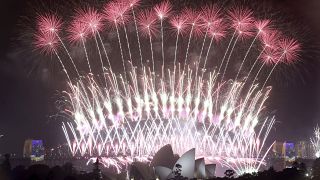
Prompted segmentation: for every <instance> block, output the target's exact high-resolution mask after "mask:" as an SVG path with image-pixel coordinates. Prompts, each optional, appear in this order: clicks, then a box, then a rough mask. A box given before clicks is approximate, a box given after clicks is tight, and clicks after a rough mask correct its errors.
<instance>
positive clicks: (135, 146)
mask: <svg viewBox="0 0 320 180" xmlns="http://www.w3.org/2000/svg"><path fill="white" fill-rule="evenodd" d="M139 4H140V1H139V0H131V1H124V0H120V1H111V2H108V3H106V4H105V5H104V6H103V8H102V10H101V12H100V11H98V10H96V9H94V8H91V7H86V8H83V9H79V10H77V11H76V13H75V15H74V17H73V19H72V21H71V22H68V24H69V26H67V29H66V32H67V34H68V35H67V36H66V37H64V35H63V34H64V29H63V28H62V19H61V18H59V16H58V15H56V14H45V15H40V16H39V17H38V18H37V29H38V31H37V32H36V33H35V43H34V44H35V48H36V49H39V50H40V51H41V52H42V53H44V54H54V55H56V57H57V59H58V61H59V63H60V64H61V67H62V69H63V71H64V73H65V74H66V76H67V79H68V90H67V91H64V93H65V95H66V97H67V98H66V99H65V101H64V102H65V108H64V110H63V111H64V113H66V114H68V115H69V116H70V117H71V119H72V121H67V122H64V123H63V125H62V129H63V132H64V133H65V136H66V139H67V143H68V145H69V148H70V151H71V152H72V154H73V155H81V156H90V157H96V156H100V157H102V160H103V163H104V164H105V166H107V167H109V166H112V167H115V168H116V169H117V170H118V171H119V172H120V171H121V169H122V167H124V166H125V165H127V164H128V163H130V162H133V161H137V160H138V161H150V160H151V158H152V156H153V155H154V154H155V153H156V152H157V150H158V149H159V148H161V147H162V146H163V145H166V144H171V145H172V147H173V149H174V152H177V153H179V154H183V153H184V152H186V151H187V150H189V149H191V148H193V147H195V148H196V155H197V156H199V157H205V159H206V161H207V162H216V163H220V164H222V165H224V166H227V167H229V168H232V169H234V170H235V171H236V172H237V173H238V174H243V173H252V172H257V171H258V170H259V169H260V167H261V166H263V165H264V164H265V162H264V159H265V157H266V155H267V153H268V151H269V150H270V147H271V146H266V144H265V143H266V139H267V137H268V134H269V132H270V130H271V128H272V126H273V124H274V117H262V115H261V112H262V111H263V110H264V103H265V101H266V100H267V98H268V96H269V94H270V91H271V88H270V87H267V88H265V86H266V84H267V82H268V80H269V78H270V76H271V74H272V72H273V71H274V69H275V68H276V67H277V66H278V65H279V64H281V63H285V64H291V63H294V62H295V60H297V59H298V58H299V51H300V45H299V43H298V42H297V41H296V40H295V39H292V38H290V37H286V36H285V35H283V34H282V33H281V32H280V31H279V30H277V29H274V28H271V20H269V19H263V20H258V19H256V18H255V17H254V16H253V11H252V10H250V9H248V8H245V7H240V6H235V7H232V8H230V9H227V10H225V9H223V8H222V7H219V6H217V5H209V6H205V7H203V8H201V9H200V10H199V11H198V10H194V9H183V10H181V11H179V10H175V11H173V9H174V8H173V6H172V5H171V4H170V2H169V1H163V2H161V3H160V4H157V5H155V6H154V7H153V8H150V9H141V8H140V7H139ZM224 12H226V13H227V16H226V17H224V16H223V14H225V13H224ZM106 24H108V25H109V26H108V27H111V28H107V26H106ZM130 25H133V26H132V27H133V28H131V29H133V30H131V29H130V28H129V26H130ZM105 32H114V33H116V37H117V40H116V41H115V42H113V43H114V44H115V45H116V44H117V46H118V48H119V51H118V52H119V54H118V56H117V57H114V55H111V54H108V53H107V51H106V48H105V46H104V39H105V38H103V37H104V36H103V33H105ZM170 36H172V37H173V38H172V39H173V40H172V41H167V40H165V39H167V38H168V37H170ZM134 38H135V40H134V41H133V40H132V39H134ZM90 40H93V43H94V44H95V45H94V46H93V47H94V48H95V49H96V51H97V53H98V56H97V57H98V58H94V56H92V57H91V56H89V54H91V52H90V51H91V50H90V49H92V48H90V46H89V45H88V44H89V43H88V42H89V41H90ZM67 41H69V43H68V42H67ZM108 41H109V39H108ZM110 41H111V40H110ZM224 41H226V43H227V47H226V48H225V49H224V52H222V53H221V54H223V57H221V59H220V60H217V61H218V62H216V63H213V60H212V57H211V54H212V51H216V50H217V49H218V48H217V47H219V45H221V44H222V42H224ZM245 41H249V42H250V45H249V47H247V49H246V50H245V52H244V53H243V58H240V68H239V69H237V71H236V75H235V76H234V78H231V79H226V72H228V71H227V70H228V69H230V68H231V67H230V63H231V62H232V60H233V57H234V56H235V55H234V54H235V53H236V51H237V50H236V49H237V48H238V47H242V46H243V42H245ZM156 42H160V44H161V46H160V48H159V49H160V51H157V48H156V46H155V43H156ZM184 42H186V44H185V43H184ZM197 43H199V44H200V45H199V47H201V48H199V49H200V51H199V52H198V54H199V56H198V57H197V58H192V56H191V52H192V53H193V51H194V50H195V49H197V48H196V46H197V45H196V44H197ZM68 44H69V45H70V47H72V46H74V44H78V45H79V46H80V47H82V49H83V52H84V54H85V59H86V61H87V66H88V70H89V72H90V73H89V74H80V71H79V70H80V69H81V68H80V66H79V67H77V66H76V63H75V60H74V59H75V58H73V57H72V56H71V55H70V52H69V50H68V48H69V46H68ZM169 46H172V47H173V49H174V50H173V52H172V54H170V53H167V49H168V48H166V47H169ZM61 47H62V48H61ZM257 47H258V48H257ZM253 51H258V56H256V57H254V59H253V62H254V63H253V65H248V63H247V61H248V58H249V57H250V58H251V56H249V54H251V53H253ZM159 52H160V53H159ZM63 54H67V57H68V58H66V59H63V58H61V57H63V56H62V55H63ZM103 54H104V55H105V57H104V56H103ZM136 54H138V55H136ZM180 54H182V55H181V56H180ZM237 56H238V52H237ZM96 59H99V60H98V62H100V67H101V69H102V73H103V77H101V76H98V75H99V74H97V73H95V71H94V69H93V67H92V65H93V64H97V62H96V61H97V60H96ZM135 59H139V63H135V61H134V60H135ZM193 59H196V60H197V62H195V68H194V67H193V64H192V61H193ZM236 59H239V58H236ZM117 60H120V61H121V64H122V69H119V68H115V67H113V65H112V64H114V63H117V62H116V61H117ZM150 60H151V61H150ZM67 61H70V62H71V63H72V65H73V67H72V68H73V69H75V70H76V72H77V74H78V76H77V77H76V78H73V79H72V78H71V76H70V74H69V71H70V70H67V68H68V69H70V67H67V66H66V65H65V64H66V62H67ZM105 61H107V63H105ZM149 62H151V65H149ZM159 62H160V63H159ZM172 62H173V63H172ZM159 64H160V65H159ZM212 64H217V65H216V67H217V68H216V69H215V68H214V67H213V66H212ZM106 65H107V66H106ZM210 66H211V67H210ZM246 66H249V68H248V69H250V70H249V72H248V73H247V77H245V78H244V81H240V80H239V78H240V77H239V76H240V72H242V70H243V69H244V68H245V67H246ZM265 66H271V70H270V72H269V74H268V76H267V77H266V78H265V79H264V81H263V84H262V86H259V84H256V83H255V80H256V79H258V77H259V75H260V72H261V71H262V70H263V68H264V67H265ZM82 69H83V67H82ZM81 72H83V71H81ZM251 76H252V77H254V78H253V80H252V81H249V80H248V79H249V77H251ZM101 78H102V79H103V80H101Z"/></svg>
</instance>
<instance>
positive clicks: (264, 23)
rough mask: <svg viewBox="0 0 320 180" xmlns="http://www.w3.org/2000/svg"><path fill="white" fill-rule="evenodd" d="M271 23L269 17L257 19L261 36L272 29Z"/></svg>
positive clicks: (256, 23)
mask: <svg viewBox="0 0 320 180" xmlns="http://www.w3.org/2000/svg"><path fill="white" fill-rule="evenodd" d="M270 24H271V21H270V20H269V19H265V20H257V21H256V22H255V23H254V25H255V27H256V29H257V31H258V34H259V36H260V37H261V36H263V35H265V34H268V33H269V31H270V30H271V28H270Z"/></svg>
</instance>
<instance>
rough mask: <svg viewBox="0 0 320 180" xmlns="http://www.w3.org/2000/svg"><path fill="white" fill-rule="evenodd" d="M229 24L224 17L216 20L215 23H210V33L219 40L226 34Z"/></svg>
mask: <svg viewBox="0 0 320 180" xmlns="http://www.w3.org/2000/svg"><path fill="white" fill-rule="evenodd" d="M226 33H227V26H226V24H225V23H224V22H223V20H222V19H218V20H216V21H215V22H214V23H212V24H210V27H209V29H208V35H209V36H210V37H212V38H213V39H214V40H215V41H216V42H219V41H220V40H221V39H223V38H224V37H225V36H226Z"/></svg>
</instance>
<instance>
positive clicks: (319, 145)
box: [310, 126, 320, 158]
mask: <svg viewBox="0 0 320 180" xmlns="http://www.w3.org/2000/svg"><path fill="white" fill-rule="evenodd" d="M313 135H314V136H313V137H312V138H311V139H310V141H311V144H312V148H313V152H314V155H315V157H316V158H319V157H320V128H319V127H318V126H317V127H316V128H315V129H314V133H313Z"/></svg>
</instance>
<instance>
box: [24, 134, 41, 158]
mask: <svg viewBox="0 0 320 180" xmlns="http://www.w3.org/2000/svg"><path fill="white" fill-rule="evenodd" d="M23 157H24V158H30V159H31V160H32V161H42V160H44V147H43V142H42V140H32V139H27V140H25V142H24V146H23Z"/></svg>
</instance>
